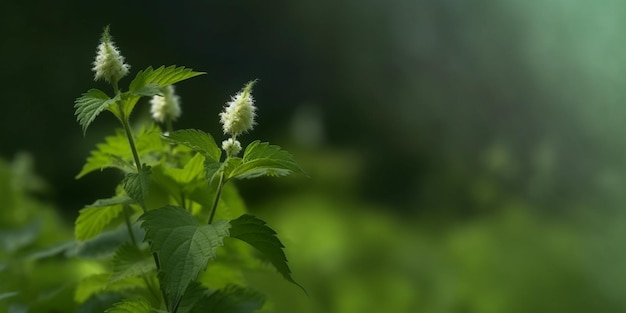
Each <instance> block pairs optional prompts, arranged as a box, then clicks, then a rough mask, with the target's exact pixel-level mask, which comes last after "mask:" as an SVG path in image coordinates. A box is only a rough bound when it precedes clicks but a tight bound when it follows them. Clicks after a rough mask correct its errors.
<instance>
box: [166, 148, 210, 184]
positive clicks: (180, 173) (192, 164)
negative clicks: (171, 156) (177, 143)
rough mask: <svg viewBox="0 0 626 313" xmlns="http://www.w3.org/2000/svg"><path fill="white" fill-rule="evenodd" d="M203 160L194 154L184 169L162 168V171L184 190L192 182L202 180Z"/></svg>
mask: <svg viewBox="0 0 626 313" xmlns="http://www.w3.org/2000/svg"><path fill="white" fill-rule="evenodd" d="M204 159H205V158H204V156H203V155H202V154H200V153H196V154H195V155H194V156H193V157H192V158H191V159H190V160H189V161H188V162H187V164H185V167H184V168H173V167H164V168H163V171H164V173H165V174H167V175H168V176H169V177H171V178H172V179H173V180H174V182H176V184H178V185H179V186H180V187H181V188H184V187H185V186H187V185H188V184H191V183H192V182H196V181H202V180H203V179H204V168H203V163H204Z"/></svg>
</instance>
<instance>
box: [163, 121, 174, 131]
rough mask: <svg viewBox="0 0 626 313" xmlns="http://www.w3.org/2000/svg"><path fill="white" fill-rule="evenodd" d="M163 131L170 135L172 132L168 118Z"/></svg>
mask: <svg viewBox="0 0 626 313" xmlns="http://www.w3.org/2000/svg"><path fill="white" fill-rule="evenodd" d="M165 131H167V132H168V133H170V134H171V133H172V132H174V126H173V125H172V120H171V119H169V118H168V119H166V120H165Z"/></svg>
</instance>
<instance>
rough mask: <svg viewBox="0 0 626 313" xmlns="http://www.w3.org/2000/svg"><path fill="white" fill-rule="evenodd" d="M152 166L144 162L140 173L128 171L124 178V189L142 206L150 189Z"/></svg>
mask: <svg viewBox="0 0 626 313" xmlns="http://www.w3.org/2000/svg"><path fill="white" fill-rule="evenodd" d="M150 174H151V171H150V166H147V165H145V164H144V166H142V168H141V171H140V172H139V173H128V174H126V177H125V178H124V183H123V184H124V191H126V193H127V194H128V196H129V197H131V198H132V199H133V200H135V201H137V202H138V203H139V204H141V205H142V206H143V205H144V204H145V201H146V198H147V196H148V191H149V190H150Z"/></svg>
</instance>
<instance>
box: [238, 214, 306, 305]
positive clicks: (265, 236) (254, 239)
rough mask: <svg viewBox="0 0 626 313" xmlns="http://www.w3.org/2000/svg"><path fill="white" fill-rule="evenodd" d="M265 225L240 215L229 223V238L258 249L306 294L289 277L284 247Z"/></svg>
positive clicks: (272, 231)
mask: <svg viewBox="0 0 626 313" xmlns="http://www.w3.org/2000/svg"><path fill="white" fill-rule="evenodd" d="M265 224H266V223H265V222H264V221H263V220H261V219H259V218H257V217H255V216H252V215H248V214H245V215H242V216H240V217H239V218H238V219H235V220H232V221H230V225H231V229H230V237H232V238H237V239H239V240H242V241H245V242H247V243H248V244H250V245H251V246H253V247H255V248H256V249H258V250H259V251H260V252H261V253H263V256H265V257H266V258H267V259H268V260H269V261H270V262H271V263H272V264H273V265H274V267H276V269H277V270H278V272H279V273H281V274H282V275H283V277H285V279H286V280H288V281H290V282H292V283H293V284H295V285H296V286H298V287H300V288H302V290H303V291H304V292H305V293H306V290H304V288H303V287H302V286H300V284H298V283H296V282H295V281H294V280H293V278H292V277H291V270H290V269H289V266H288V265H287V257H286V256H285V252H283V248H284V247H285V246H283V244H282V243H281V242H280V239H278V237H276V232H275V231H274V230H273V229H271V228H269V227H268V226H267V225H265Z"/></svg>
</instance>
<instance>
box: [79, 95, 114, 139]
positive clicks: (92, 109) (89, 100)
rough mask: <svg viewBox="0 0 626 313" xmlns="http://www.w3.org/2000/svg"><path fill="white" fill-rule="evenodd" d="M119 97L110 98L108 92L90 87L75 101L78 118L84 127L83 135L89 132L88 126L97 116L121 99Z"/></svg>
mask: <svg viewBox="0 0 626 313" xmlns="http://www.w3.org/2000/svg"><path fill="white" fill-rule="evenodd" d="M119 100H120V98H119V97H115V98H113V99H111V98H109V96H107V94H106V93H104V92H103V91H101V90H98V89H90V90H88V91H87V92H86V93H84V94H82V96H80V97H79V98H78V99H76V101H74V108H75V109H76V112H75V113H74V115H76V120H77V121H78V123H79V124H80V126H81V127H82V128H83V135H84V134H85V133H86V132H87V127H89V125H90V124H91V123H92V122H93V121H94V120H95V119H96V117H97V116H98V115H99V114H100V113H101V112H102V111H104V110H106V109H108V108H109V107H110V106H111V105H113V104H114V103H116V102H117V101H119Z"/></svg>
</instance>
